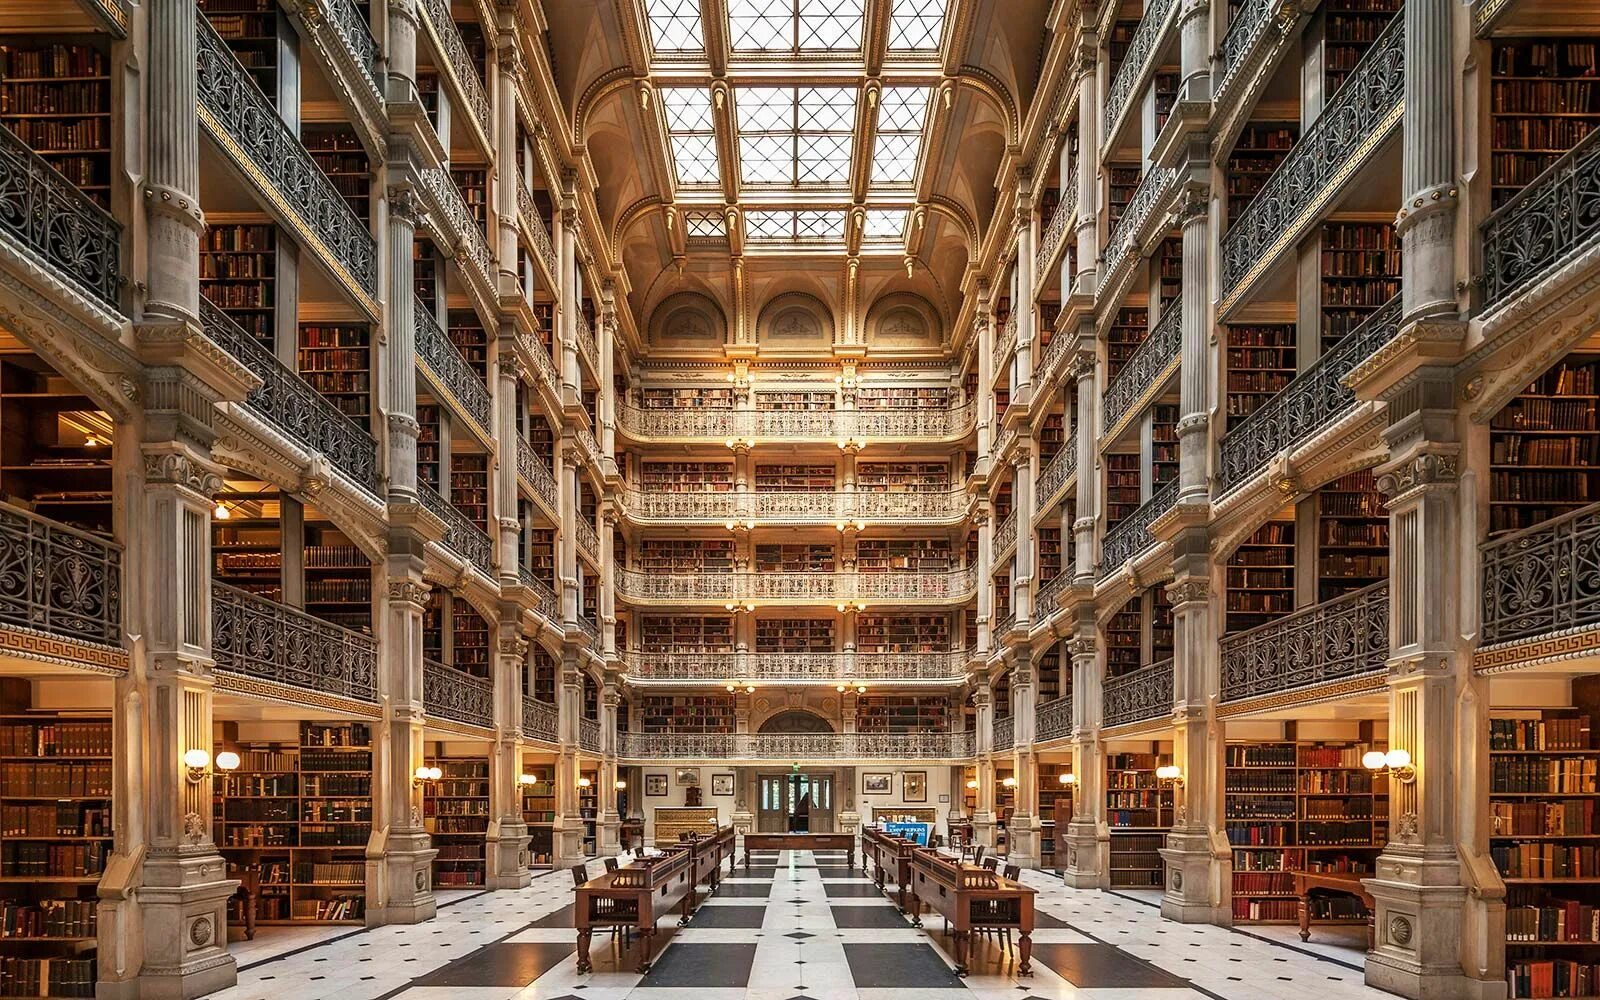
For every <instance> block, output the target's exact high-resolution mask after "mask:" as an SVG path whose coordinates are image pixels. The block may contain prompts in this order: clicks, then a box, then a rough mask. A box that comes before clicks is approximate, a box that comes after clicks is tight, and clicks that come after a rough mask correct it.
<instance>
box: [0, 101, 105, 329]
mask: <svg viewBox="0 0 1600 1000" xmlns="http://www.w3.org/2000/svg"><path fill="white" fill-rule="evenodd" d="M0 232H3V233H5V234H6V235H8V236H9V237H10V238H11V239H13V240H15V241H16V242H17V243H19V244H21V246H22V248H23V249H24V250H26V251H27V253H28V255H29V256H32V257H37V258H38V259H39V260H41V261H43V262H44V263H45V264H47V265H48V266H49V267H50V269H51V270H53V271H56V272H58V273H60V274H61V275H62V276H63V277H65V278H66V279H67V280H69V281H71V282H72V283H73V284H74V285H77V286H78V287H79V288H81V289H82V290H83V291H85V292H88V293H89V294H90V295H92V296H94V297H95V298H97V299H99V300H100V301H101V302H103V303H105V304H106V305H108V306H110V307H111V308H112V309H113V310H115V309H117V287H118V285H120V284H121V282H122V275H121V273H120V268H121V266H122V264H121V256H120V255H121V252H122V227H121V226H120V225H118V224H117V220H116V219H113V218H112V217H111V214H110V213H109V212H107V211H106V210H105V209H103V208H101V207H100V206H99V205H97V204H95V201H94V199H93V198H90V197H89V196H88V195H86V194H84V193H83V192H82V191H79V190H78V188H77V186H76V185H74V184H73V183H72V182H71V181H69V180H67V178H66V177H65V176H63V175H62V174H61V172H60V171H58V170H56V168H55V167H52V166H51V165H50V164H49V163H48V162H47V161H46V160H45V159H44V157H42V156H40V155H39V154H38V153H35V152H34V151H33V150H32V149H30V148H29V147H28V144H27V143H25V142H23V141H22V140H21V139H18V138H17V136H16V134H15V133H13V132H12V131H11V130H10V129H8V128H6V127H5V126H4V125H0Z"/></svg>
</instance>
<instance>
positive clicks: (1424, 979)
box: [1361, 853, 1506, 1000]
mask: <svg viewBox="0 0 1600 1000" xmlns="http://www.w3.org/2000/svg"><path fill="white" fill-rule="evenodd" d="M1361 884H1362V885H1363V886H1365V887H1366V889H1367V891H1368V892H1370V893H1372V899H1373V902H1374V904H1375V906H1374V908H1373V909H1374V913H1373V936H1374V941H1373V950H1372V951H1370V952H1368V953H1367V969H1366V982H1367V985H1369V986H1375V987H1377V988H1378V989H1380V990H1388V991H1389V992H1390V993H1397V994H1399V995H1400V996H1403V997H1410V998H1412V1000H1500V998H1502V997H1504V996H1505V990H1506V984H1505V980H1504V979H1501V978H1496V979H1493V980H1487V979H1472V978H1470V977H1468V976H1467V975H1466V973H1465V972H1463V971H1462V967H1461V935H1462V931H1463V922H1462V915H1463V909H1464V908H1465V906H1466V905H1467V904H1468V899H1467V890H1466V887H1465V886H1462V885H1461V884H1460V865H1459V863H1458V862H1457V860H1456V859H1455V858H1454V857H1453V856H1450V857H1448V858H1438V857H1435V858H1426V857H1421V856H1416V857H1413V856H1410V855H1403V856H1399V857H1396V856H1394V855H1390V854H1387V853H1386V854H1384V855H1382V856H1380V857H1379V858H1378V874H1377V876H1376V877H1375V878H1369V879H1363V880H1362V882H1361Z"/></svg>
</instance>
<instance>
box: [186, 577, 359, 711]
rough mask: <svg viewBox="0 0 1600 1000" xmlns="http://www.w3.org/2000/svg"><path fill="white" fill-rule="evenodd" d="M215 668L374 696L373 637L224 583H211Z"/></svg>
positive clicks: (331, 692) (334, 691) (308, 688)
mask: <svg viewBox="0 0 1600 1000" xmlns="http://www.w3.org/2000/svg"><path fill="white" fill-rule="evenodd" d="M211 655H212V656H213V657H214V658H215V659H216V661H217V669H218V670H220V671H224V672H227V673H231V674H238V675H240V676H242V677H251V678H254V679H256V680H263V681H273V682H275V683H278V684H287V685H289V686H290V687H296V688H301V689H303V690H305V691H307V692H316V693H318V694H329V695H335V696H337V697H341V698H353V699H355V700H356V701H364V702H369V703H372V704H376V703H377V700H378V643H377V641H376V640H374V639H373V638H372V637H371V636H368V635H362V634H361V633H360V632H353V631H351V630H350V629H347V628H342V627H340V626H338V625H335V624H333V623H332V622H326V621H323V620H322V619H320V618H317V617H315V616H313V615H308V614H306V613H305V612H304V611H301V610H299V609H298V608H291V607H289V606H288V605H287V604H279V603H277V602H276V601H269V600H267V599H266V598H264V597H258V596H257V595H255V594H252V593H249V592H248V591H244V590H240V589H239V588H237V587H230V586H228V585H227V584H225V583H212V584H211Z"/></svg>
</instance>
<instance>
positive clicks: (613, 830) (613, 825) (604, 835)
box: [599, 814, 622, 857]
mask: <svg viewBox="0 0 1600 1000" xmlns="http://www.w3.org/2000/svg"><path fill="white" fill-rule="evenodd" d="M599 830H600V846H599V850H600V854H601V856H602V857H604V856H606V855H610V854H621V853H622V817H621V816H617V815H615V814H612V815H610V816H607V817H605V818H604V819H602V820H600V824H599Z"/></svg>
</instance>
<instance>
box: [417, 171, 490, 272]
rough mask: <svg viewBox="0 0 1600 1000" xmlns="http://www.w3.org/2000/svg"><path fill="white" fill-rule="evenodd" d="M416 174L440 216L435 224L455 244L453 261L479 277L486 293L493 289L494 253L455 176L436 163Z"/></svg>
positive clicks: (465, 270)
mask: <svg viewBox="0 0 1600 1000" xmlns="http://www.w3.org/2000/svg"><path fill="white" fill-rule="evenodd" d="M417 177H418V179H419V180H420V181H421V182H422V187H423V190H424V191H426V192H427V194H428V197H429V199H430V200H431V201H432V208H433V211H434V212H435V213H436V214H437V215H438V216H440V218H436V219H434V220H433V221H434V224H435V227H436V228H442V229H443V231H444V233H445V234H446V238H447V239H448V241H449V242H451V243H453V244H455V248H456V262H457V263H458V264H460V265H461V267H462V270H463V271H464V272H465V273H467V274H468V275H469V276H475V277H476V278H477V279H478V282H479V286H480V287H481V288H482V289H483V290H484V292H485V294H488V293H492V292H493V291H494V288H495V281H494V254H493V253H491V252H490V250H489V242H488V240H487V239H486V238H485V237H484V235H483V229H482V228H481V227H480V226H479V225H478V220H477V219H475V218H473V215H472V211H471V210H470V209H468V208H467V203H466V201H465V200H464V199H463V198H462V197H461V189H460V188H458V187H456V182H455V178H453V177H451V176H450V174H449V172H448V171H445V170H442V169H440V168H438V167H427V168H424V169H422V170H419V171H418V172H417ZM440 223H442V224H443V225H442V227H441V226H440V225H439V224H440Z"/></svg>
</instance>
